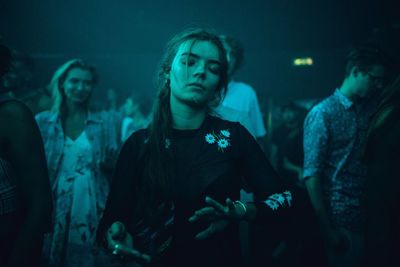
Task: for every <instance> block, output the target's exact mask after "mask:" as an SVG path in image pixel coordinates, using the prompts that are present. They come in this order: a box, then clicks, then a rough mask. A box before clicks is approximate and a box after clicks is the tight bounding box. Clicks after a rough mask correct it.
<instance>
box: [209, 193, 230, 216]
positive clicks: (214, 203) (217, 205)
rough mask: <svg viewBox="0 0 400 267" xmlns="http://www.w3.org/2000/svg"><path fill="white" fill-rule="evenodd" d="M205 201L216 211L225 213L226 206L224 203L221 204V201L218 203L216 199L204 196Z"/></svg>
mask: <svg viewBox="0 0 400 267" xmlns="http://www.w3.org/2000/svg"><path fill="white" fill-rule="evenodd" d="M206 203H207V204H208V205H210V206H212V207H214V208H215V209H216V210H217V211H219V212H221V213H225V212H226V207H225V206H224V205H222V204H221V203H219V202H218V201H216V200H214V199H212V198H211V197H208V196H207V197H206Z"/></svg>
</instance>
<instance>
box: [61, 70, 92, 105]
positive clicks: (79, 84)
mask: <svg viewBox="0 0 400 267" xmlns="http://www.w3.org/2000/svg"><path fill="white" fill-rule="evenodd" d="M92 87H93V75H92V73H91V72H90V71H89V70H85V69H81V68H73V69H71V70H69V72H68V74H67V77H66V79H65V81H64V83H63V84H62V88H63V89H64V93H65V96H66V98H67V100H69V101H72V102H77V103H83V102H85V101H87V100H88V98H89V97H90V94H91V93H92Z"/></svg>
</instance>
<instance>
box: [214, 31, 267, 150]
mask: <svg viewBox="0 0 400 267" xmlns="http://www.w3.org/2000/svg"><path fill="white" fill-rule="evenodd" d="M220 38H221V41H222V43H223V44H224V47H225V50H226V56H227V59H228V66H229V67H228V81H229V83H228V89H227V92H226V95H225V97H224V99H223V100H222V101H221V103H220V104H219V105H218V106H217V107H216V108H215V110H214V111H215V112H216V114H217V115H218V116H220V117H221V118H223V119H225V120H229V121H237V122H240V123H241V124H242V125H243V126H244V127H245V128H246V129H247V130H248V131H249V132H250V133H251V134H252V136H253V137H254V138H256V139H257V141H258V142H259V143H260V144H261V145H263V138H264V136H265V135H266V130H265V126H264V121H263V116H262V114H261V111H260V107H259V104H258V98H257V94H256V92H255V90H254V89H253V88H252V87H251V86H250V85H248V84H246V83H244V82H238V81H235V80H233V76H234V74H235V73H236V71H237V70H238V69H239V68H240V67H241V66H242V65H243V62H244V50H243V47H242V45H241V43H240V42H239V41H238V40H237V39H235V38H234V37H232V36H226V35H221V36H220Z"/></svg>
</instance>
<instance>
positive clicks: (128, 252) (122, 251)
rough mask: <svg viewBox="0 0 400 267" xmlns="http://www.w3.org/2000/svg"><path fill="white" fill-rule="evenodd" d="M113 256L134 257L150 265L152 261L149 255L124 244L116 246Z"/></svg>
mask: <svg viewBox="0 0 400 267" xmlns="http://www.w3.org/2000/svg"><path fill="white" fill-rule="evenodd" d="M113 254H114V255H124V256H130V257H134V258H136V259H140V260H143V261H145V262H146V263H149V262H150V261H151V257H150V256H149V255H147V254H144V253H141V252H139V251H138V250H136V249H133V248H130V247H128V246H125V245H122V244H116V245H115V247H114V250H113Z"/></svg>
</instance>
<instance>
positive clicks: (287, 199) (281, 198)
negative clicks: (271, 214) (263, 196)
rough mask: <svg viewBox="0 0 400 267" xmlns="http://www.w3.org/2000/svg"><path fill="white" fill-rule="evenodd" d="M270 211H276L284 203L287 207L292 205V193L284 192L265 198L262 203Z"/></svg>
mask: <svg viewBox="0 0 400 267" xmlns="http://www.w3.org/2000/svg"><path fill="white" fill-rule="evenodd" d="M264 203H265V204H267V205H268V206H269V207H270V208H271V209H272V210H277V209H279V208H280V207H283V206H284V205H285V203H286V205H287V206H288V207H290V206H291V205H292V193H291V192H290V191H285V192H283V193H282V194H279V193H276V194H273V195H271V196H269V197H268V198H267V200H265V201H264Z"/></svg>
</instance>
